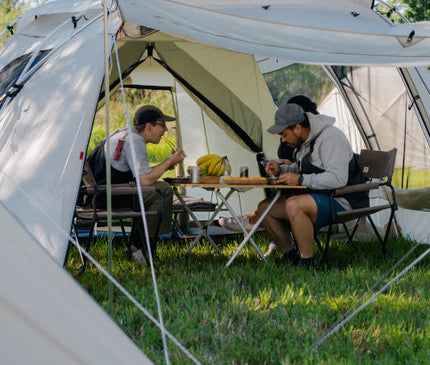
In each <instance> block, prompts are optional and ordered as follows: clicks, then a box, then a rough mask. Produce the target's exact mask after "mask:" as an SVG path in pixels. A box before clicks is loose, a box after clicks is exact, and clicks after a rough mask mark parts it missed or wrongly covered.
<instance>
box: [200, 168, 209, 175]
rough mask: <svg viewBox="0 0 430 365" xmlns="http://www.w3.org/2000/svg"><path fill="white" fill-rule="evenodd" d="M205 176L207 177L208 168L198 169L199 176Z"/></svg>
mask: <svg viewBox="0 0 430 365" xmlns="http://www.w3.org/2000/svg"><path fill="white" fill-rule="evenodd" d="M207 175H208V168H207V167H203V168H200V176H207Z"/></svg>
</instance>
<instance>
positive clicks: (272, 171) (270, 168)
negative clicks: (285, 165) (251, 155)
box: [265, 160, 281, 176]
mask: <svg viewBox="0 0 430 365" xmlns="http://www.w3.org/2000/svg"><path fill="white" fill-rule="evenodd" d="M279 166H280V165H279V163H278V162H276V161H273V160H272V161H269V162H268V163H267V164H266V167H265V170H266V172H267V173H268V174H269V175H275V176H277V175H279V173H280V172H281V168H280V167H279Z"/></svg>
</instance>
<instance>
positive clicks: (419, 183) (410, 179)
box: [393, 169, 430, 189]
mask: <svg viewBox="0 0 430 365" xmlns="http://www.w3.org/2000/svg"><path fill="white" fill-rule="evenodd" d="M393 186H395V187H397V188H401V189H419V188H425V187H427V186H430V171H428V170H414V169H405V171H404V172H403V173H402V169H395V170H394V173H393Z"/></svg>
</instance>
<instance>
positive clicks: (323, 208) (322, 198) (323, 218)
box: [310, 194, 345, 229]
mask: <svg viewBox="0 0 430 365" xmlns="http://www.w3.org/2000/svg"><path fill="white" fill-rule="evenodd" d="M310 196H311V197H312V198H313V199H314V200H315V203H316V204H317V207H318V214H317V221H316V223H315V226H316V227H317V229H319V228H321V227H324V226H327V225H328V224H329V221H330V217H331V215H332V211H331V204H330V197H329V196H328V195H323V194H310ZM333 209H334V210H335V212H336V213H337V212H341V211H343V210H345V208H343V207H342V206H341V205H340V204H339V203H338V202H337V201H336V200H334V203H333Z"/></svg>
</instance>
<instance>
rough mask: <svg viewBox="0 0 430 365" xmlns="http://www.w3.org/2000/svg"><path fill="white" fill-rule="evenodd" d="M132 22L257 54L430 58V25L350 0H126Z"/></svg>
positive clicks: (299, 58) (373, 61)
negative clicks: (386, 15) (266, 2)
mask: <svg viewBox="0 0 430 365" xmlns="http://www.w3.org/2000/svg"><path fill="white" fill-rule="evenodd" d="M119 7H120V9H121V13H122V15H123V17H124V19H125V20H126V21H129V22H133V23H137V24H142V25H145V26H146V27H151V28H154V29H158V30H161V31H164V32H169V33H172V34H176V35H180V36H183V37H188V38H193V39H196V40H199V41H202V42H206V43H211V44H213V45H216V46H219V47H223V48H227V49H231V50H236V51H240V52H244V53H250V54H254V55H264V56H270V57H279V58H284V59H289V60H292V61H294V62H301V63H315V64H332V65H333V64H335V65H381V64H383V65H392V66H394V65H395V66H399V65H425V64H429V63H430V24H429V23H428V22H420V23H410V24H393V23H391V22H387V21H384V20H383V19H382V18H381V17H380V16H379V15H378V14H376V13H375V12H374V11H373V10H372V9H369V8H367V7H364V6H363V5H362V4H359V3H357V2H353V1H346V0H300V1H298V0H277V1H271V2H270V6H269V7H267V8H265V7H262V3H261V1H256V0H246V1H245V0H231V1H221V2H219V1H202V0H176V1H173V0H135V1H127V0H122V1H121V2H120V3H119Z"/></svg>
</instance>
